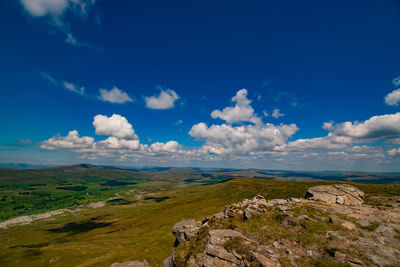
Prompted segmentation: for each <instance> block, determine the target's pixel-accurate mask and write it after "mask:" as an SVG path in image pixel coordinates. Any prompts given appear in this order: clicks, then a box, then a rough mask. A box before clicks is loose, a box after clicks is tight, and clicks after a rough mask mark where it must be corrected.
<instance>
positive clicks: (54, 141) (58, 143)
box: [40, 130, 94, 150]
mask: <svg viewBox="0 0 400 267" xmlns="http://www.w3.org/2000/svg"><path fill="white" fill-rule="evenodd" d="M93 144H94V138H92V137H88V136H83V137H79V134H78V131H76V130H73V131H70V132H69V133H68V135H67V136H61V135H56V136H54V137H52V138H50V139H48V140H46V141H43V142H42V143H41V145H40V147H41V148H43V149H48V150H55V149H85V148H92V147H93Z"/></svg>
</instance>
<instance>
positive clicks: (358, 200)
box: [306, 184, 364, 206]
mask: <svg viewBox="0 0 400 267" xmlns="http://www.w3.org/2000/svg"><path fill="white" fill-rule="evenodd" d="M363 197H364V192H363V191H361V190H359V189H358V188H356V187H354V186H351V185H346V184H337V185H319V186H314V187H311V188H309V189H308V190H307V193H306V199H311V200H320V201H324V202H328V203H335V204H341V205H347V206H361V205H362V204H363V203H364V201H363Z"/></svg>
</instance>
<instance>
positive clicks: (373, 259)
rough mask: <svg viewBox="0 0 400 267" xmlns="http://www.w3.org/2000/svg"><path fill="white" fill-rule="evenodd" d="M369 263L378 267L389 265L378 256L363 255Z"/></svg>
mask: <svg viewBox="0 0 400 267" xmlns="http://www.w3.org/2000/svg"><path fill="white" fill-rule="evenodd" d="M364 256H365V257H366V258H367V259H368V260H369V261H370V262H371V263H373V264H376V265H378V266H386V265H389V264H390V262H389V261H388V260H386V259H384V258H382V257H380V256H377V255H373V254H365V255H364Z"/></svg>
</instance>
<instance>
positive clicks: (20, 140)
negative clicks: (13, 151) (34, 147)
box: [17, 139, 32, 145]
mask: <svg viewBox="0 0 400 267" xmlns="http://www.w3.org/2000/svg"><path fill="white" fill-rule="evenodd" d="M17 144H22V145H31V144H32V140H30V139H19V140H18V141H17Z"/></svg>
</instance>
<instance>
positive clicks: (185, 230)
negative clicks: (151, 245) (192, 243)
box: [172, 220, 201, 245]
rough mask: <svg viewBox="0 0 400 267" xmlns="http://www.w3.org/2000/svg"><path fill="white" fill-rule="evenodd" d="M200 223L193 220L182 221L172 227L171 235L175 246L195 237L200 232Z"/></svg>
mask: <svg viewBox="0 0 400 267" xmlns="http://www.w3.org/2000/svg"><path fill="white" fill-rule="evenodd" d="M200 227H201V222H199V221H195V220H183V221H180V222H178V223H176V224H175V225H174V227H173V228H172V233H173V234H174V235H175V237H176V245H177V244H179V243H181V242H183V241H186V240H188V239H189V238H190V237H192V236H195V235H196V234H197V233H198V231H199V230H200Z"/></svg>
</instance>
